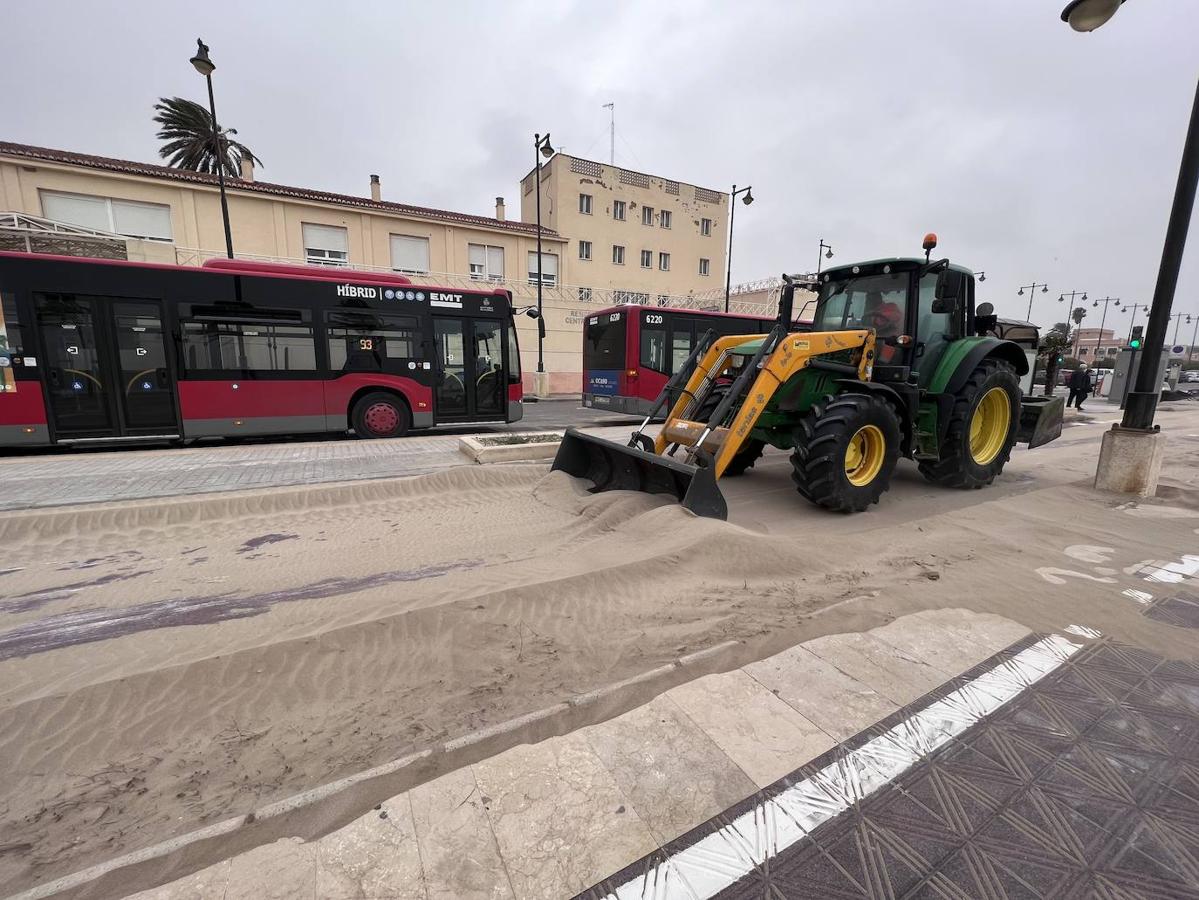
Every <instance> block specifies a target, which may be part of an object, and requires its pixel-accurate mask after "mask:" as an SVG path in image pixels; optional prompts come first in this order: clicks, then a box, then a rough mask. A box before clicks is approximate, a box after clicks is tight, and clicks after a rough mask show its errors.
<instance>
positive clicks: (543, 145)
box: [533, 133, 554, 372]
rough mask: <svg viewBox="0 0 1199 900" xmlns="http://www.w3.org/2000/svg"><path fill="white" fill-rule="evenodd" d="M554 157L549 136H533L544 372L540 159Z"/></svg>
mask: <svg viewBox="0 0 1199 900" xmlns="http://www.w3.org/2000/svg"><path fill="white" fill-rule="evenodd" d="M553 155H554V148H553V146H552V145H551V144H550V136H549V134H548V133H547V134H546V135H545V136H544V137H542V136H541V135H540V134H534V135H533V170H534V171H533V181H534V184H533V189H534V190H535V191H536V192H537V371H538V372H544V371H545V346H544V345H545V325H544V324H543V323H544V321H545V320H544V319H542V317H541V316H542V312H541V157H543V156H544V157H545V158H546V159H549V158H550V157H551V156H553Z"/></svg>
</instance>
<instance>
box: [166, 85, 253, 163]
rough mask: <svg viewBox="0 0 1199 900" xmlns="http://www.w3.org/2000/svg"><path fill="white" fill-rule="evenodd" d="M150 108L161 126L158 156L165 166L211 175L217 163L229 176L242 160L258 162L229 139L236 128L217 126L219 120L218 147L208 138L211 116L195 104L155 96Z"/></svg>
mask: <svg viewBox="0 0 1199 900" xmlns="http://www.w3.org/2000/svg"><path fill="white" fill-rule="evenodd" d="M154 109H155V110H157V114H156V115H155V116H154V121H155V122H157V123H158V124H159V125H161V126H162V128H161V130H160V131H159V132H158V137H159V139H160V140H163V141H166V143H165V144H163V145H162V147H160V148H159V150H158V155H159V156H161V157H162V158H163V159H166V160H167V165H170V166H173V167H174V168H176V169H191V170H192V171H193V172H207V173H208V174H210V175H215V174H216V171H217V166H218V165H220V167H221V168H222V169H224V172H225V174H226V175H229V176H231V177H233V178H236V177H238V176H239V175H240V174H241V161H242V160H243V159H249V160H251V161H252V162H254V163H257V164H258V165H262V160H261V159H259V158H258V157H257V156H255V155H254V153H253V152H252V151H251V150H250V148H249V147H247V146H246V145H245V144H243V143H241V142H240V141H235V140H232V139H231V138H230V135H234V134H237V129H236V128H220V124H219V123H218V125H217V128H218V130H219V131H220V149H218V148H217V146H216V142H215V141H214V140H213V137H212V116H211V115H210V114H209V112H208V110H206V109H205V108H204V107H203V106H201V105H200V104H199V103H196V102H194V101H192V100H185V99H184V98H182V97H171V98H169V99H168V98H167V97H159V98H158V102H157V103H155V104H154Z"/></svg>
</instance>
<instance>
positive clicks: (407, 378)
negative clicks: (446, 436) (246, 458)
mask: <svg viewBox="0 0 1199 900" xmlns="http://www.w3.org/2000/svg"><path fill="white" fill-rule="evenodd" d="M521 398H522V394H521V380H520V355H519V351H518V348H517V341H516V328H515V327H514V323H513V321H512V303H511V297H510V295H509V294H508V293H507V292H506V291H503V290H499V289H496V290H479V291H469V290H462V289H458V288H443V287H436V286H431V285H421V284H416V283H413V281H412V280H411V279H409V278H406V277H404V276H402V275H392V274H378V273H371V272H357V271H353V270H350V269H334V268H324V267H318V266H289V265H279V264H273V263H252V262H246V261H242V260H225V259H221V260H209V261H208V262H207V263H205V264H204V266H202V267H199V268H196V267H189V266H171V265H155V264H147V263H131V262H125V261H123V260H122V261H114V260H98V259H81V258H78V257H64V256H50V255H42V254H27V253H0V447H13V446H23V447H29V446H39V445H47V444H97V443H105V442H138V441H160V440H187V439H191V438H201V437H226V436H239V435H291V434H303V433H316V432H342V431H346V430H348V429H353V430H354V432H355V434H357V435H358V436H360V437H394V436H398V435H402V434H404V433H406V432H407V431H408V429H409V428H428V427H430V426H433V425H440V424H443V423H467V422H514V421H516V420H518V419H520V418H521V415H522V405H521Z"/></svg>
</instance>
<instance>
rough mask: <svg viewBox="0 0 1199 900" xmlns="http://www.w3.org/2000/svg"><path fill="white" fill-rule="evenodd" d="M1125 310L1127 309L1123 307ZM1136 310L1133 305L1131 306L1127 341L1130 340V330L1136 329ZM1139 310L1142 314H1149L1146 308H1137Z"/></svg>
mask: <svg viewBox="0 0 1199 900" xmlns="http://www.w3.org/2000/svg"><path fill="white" fill-rule="evenodd" d="M1127 308H1128V307H1125V309H1127ZM1137 309H1138V307H1137V305H1136V304H1135V303H1134V304H1133V305H1132V321H1131V322H1129V323H1128V340H1129V341H1131V340H1132V330H1133V329H1134V328H1136V327H1137ZM1139 309H1141V310H1143V311H1144V312H1149V307H1148V306H1141V307H1139Z"/></svg>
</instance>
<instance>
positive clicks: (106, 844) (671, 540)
mask: <svg viewBox="0 0 1199 900" xmlns="http://www.w3.org/2000/svg"><path fill="white" fill-rule="evenodd" d="M1197 462H1199V442H1192V443H1190V444H1183V445H1180V446H1179V447H1177V448H1176V452H1175V453H1174V455H1173V456H1172V459H1171V463H1170V465H1171V467H1172V468H1171V471H1175V472H1181V473H1183V474H1182V475H1181V476H1179V477H1177V478H1175V480H1174V481H1172V482H1170V483H1169V484H1168V485H1167V490H1166V493H1167V494H1169V496H1170V499H1169V504H1170V505H1171V508H1173V509H1175V510H1178V512H1177V513H1176V514H1175V515H1176V516H1177V517H1174V518H1166V517H1163V516H1157V515H1154V514H1153V513H1152V512H1150V513H1149V514H1146V515H1135V514H1134V513H1135V512H1136V506H1135V505H1134V506H1133V507H1131V508H1129V507H1125V508H1120V505H1119V504H1118V502H1117V501H1116V500H1114V499H1112V498H1102V497H1099V496H1098V495H1095V494H1094V493H1093V492H1092V491H1090V490H1089V489H1088V488H1086V487H1085V486H1083V485H1078V484H1066V485H1061V486H1055V487H1052V488H1049V489H1045V490H1033V491H1030V492H1027V493H1023V494H1019V495H1014V494H1008V495H1004V494H1002V492H1001V493H1000V494H999V495H998V499H994V500H988V499H986V497H985V495H984V494H976V495H974V497H975V500H976V502H975V503H974V504H973V505H971V506H968V507H965V508H961V507H958V508H955V509H953V510H951V511H948V512H941V513H938V512H937V509H936V507H935V505H933V504H930V507H929V509H928V510H926V511H925V512H926V513H927V514H926V515H924V516H923V517H921V518H919V524H918V525H917V524H914V523H913V522H912V515H913V514H912V513H911V511H910V510H909V511H908V519H909V524H907V525H905V526H904V527H902V528H894V527H892V528H888V527H879V528H877V529H875V530H871V526H870V519H869V516H870V515H873V514H867V516H866V517H863V518H859V519H856V520H854V522H855V524H854V532H853V535H852V539H850V537H848V536H847V535H848V534H849V533H848V532H847V531H846V526H845V525H844V524H843V523H845V522H847V521H849V520H846V519H844V518H841V517H833V518H832V519H829V518H828V517H827V516H825V515H824V514H822V513H819V512H817V511H814V510H811V509H809V508H807V507H804V506H802V505H801V506H798V507H797V517H799V518H797V521H800V522H802V523H804V527H803V528H802V529H799V530H793V531H791V532H784V533H771V534H762V533H759V532H755V531H753V530H750V529H748V528H744V527H739V526H737V525H735V524H730V523H724V522H717V521H713V520H707V519H698V518H695V517H693V516H691V515H690V514H689V513H686V512H685V511H683V510H681V509H680V508H678V507H677V506H675V505H672V504H668V503H666V502H664V501H663V500H661V499H660V498H655V497H648V496H643V495H631V494H624V493H619V494H605V495H598V496H592V495H588V494H586V493H585V492H583V490H582V488H581V485H580V483H579V482H576V481H573V480H572V479H569V478H567V477H565V476H563V475H561V474H551V475H546V473H545V470H544V469H543V468H540V467H536V466H507V467H504V466H500V467H489V468H480V467H463V468H458V469H453V470H448V471H445V472H441V473H438V474H435V475H428V476H423V477H419V478H412V479H404V480H394V481H379V482H361V483H354V484H349V485H334V486H324V487H313V488H307V489H305V488H295V489H291V488H289V489H280V490H275V491H269V492H244V493H240V494H229V495H217V496H208V497H205V498H202V499H186V498H185V499H181V500H178V501H145V502H139V503H126V504H119V505H113V506H111V507H80V508H76V509H74V510H64V511H62V512H59V513H54V514H47V513H31V514H23V513H13V514H9V515H5V516H0V548H2V555H0V766H2V772H3V777H2V778H0V884H3V885H5V886H7V887H8V888H10V889H14V890H20V889H21V888H24V887H28V886H30V885H32V884H35V883H40V882H44V881H46V880H48V879H50V878H53V877H55V876H58V875H62V874H66V873H69V872H73V871H77V870H79V869H81V868H84V867H85V866H87V865H90V864H93V863H95V862H97V861H100V860H104V859H108V858H110V857H112V856H115V855H117V854H119V853H123V852H127V851H129V850H133V849H136V848H139V847H144V846H147V845H149V844H153V843H155V842H158V841H161V840H164V839H166V838H168V837H170V836H172V835H175V834H181V833H185V832H187V831H189V830H191V829H194V828H196V827H199V826H201V825H204V824H207V823H210V822H213V821H216V820H219V819H223V818H227V817H229V816H231V815H234V814H238V813H243V812H246V811H249V810H252V809H254V808H256V807H258V806H261V805H262V804H264V803H267V802H271V801H273V800H278V799H281V798H283V797H286V796H289V795H291V794H294V793H296V792H297V791H300V790H303V789H305V788H309V787H313V786H316V785H320V784H323V783H327V782H329V781H331V780H333V779H336V778H338V777H340V776H343V775H347V774H350V773H353V772H357V771H360V770H362V769H364V768H367V767H369V766H373V765H377V764H380V763H382V762H385V761H387V760H390V759H394V758H396V757H399V756H401V755H404V754H405V753H408V752H411V751H412V750H414V749H419V748H421V747H422V746H425V745H428V744H429V743H430V742H433V741H437V740H442V739H445V738H447V737H453V736H456V735H460V734H463V733H466V732H468V731H470V730H472V729H475V728H479V727H482V726H486V725H490V724H494V723H497V722H501V721H504V720H506V719H509V718H511V717H513V716H516V715H519V714H521V713H524V712H528V711H531V710H535V709H539V708H542V707H545V706H548V705H550V704H552V703H555V702H557V701H559V700H562V699H564V698H567V697H570V696H572V695H575V694H578V693H580V692H583V691H587V690H591V689H594V688H596V687H599V686H602V685H604V684H608V683H611V682H613V681H615V680H618V679H621V678H626V677H629V676H632V675H635V674H637V673H640V672H643V671H645V670H647V669H649V668H652V667H654V666H657V665H660V664H661V663H663V662H666V661H669V660H671V659H673V658H675V657H677V656H678V655H680V654H682V653H687V652H689V651H693V650H698V649H701V648H703V647H707V646H711V645H713V644H716V643H719V642H721V641H726V640H730V639H732V640H738V641H742V642H743V648H744V653H743V656H744V659H743V660H742V661H749V660H752V659H755V658H761V657H763V656H765V655H768V654H769V653H772V652H776V651H778V650H780V649H782V648H784V647H787V646H790V645H792V644H794V643H797V642H799V641H802V640H806V639H810V638H812V637H815V636H818V635H821V634H828V633H834V632H845V631H859V630H864V629H867V628H871V627H875V626H878V625H881V624H885V623H886V622H887V621H890V620H891V619H893V618H894V617H896V616H898V615H902V614H905V613H908V612H913V611H916V610H919V609H922V608H936V607H943V606H965V607H970V608H976V609H979V610H981V611H989V612H997V613H999V614H1001V615H1004V616H1006V617H1008V618H1011V619H1014V620H1017V621H1019V622H1021V623H1023V624H1025V625H1027V626H1029V627H1031V628H1033V629H1036V630H1050V629H1055V628H1061V627H1063V626H1065V625H1067V624H1069V623H1071V622H1076V621H1085V622H1086V624H1088V625H1092V626H1095V627H1099V628H1102V629H1103V630H1104V631H1105V632H1106V633H1108V634H1111V635H1113V636H1116V637H1119V638H1121V639H1125V640H1131V641H1132V642H1134V643H1145V644H1146V645H1152V646H1155V647H1157V648H1158V649H1160V650H1162V651H1163V652H1165V653H1168V654H1169V655H1174V656H1189V655H1191V654H1193V653H1194V652H1195V648H1194V641H1193V637H1192V636H1193V632H1190V633H1185V632H1181V631H1180V630H1178V629H1171V628H1170V627H1169V626H1164V625H1161V624H1160V623H1156V622H1152V621H1149V620H1147V619H1145V618H1143V617H1141V616H1140V615H1139V612H1138V610H1137V609H1136V608H1135V606H1136V605H1135V604H1133V603H1130V602H1129V601H1128V600H1127V599H1126V598H1123V597H1121V596H1120V594H1119V592H1118V591H1117V590H1116V589H1115V587H1119V586H1120V585H1117V584H1115V582H1116V581H1117V580H1118V579H1108V580H1104V579H1105V578H1107V576H1105V575H1102V574H1100V575H1095V574H1091V575H1088V576H1087V578H1080V577H1075V576H1060V577H1061V578H1062V580H1063V581H1064V582H1065V585H1064V587H1059V588H1057V589H1055V593H1054V601H1053V603H1052V604H1047V603H1045V602H1044V596H1043V594H1044V588H1045V585H1046V584H1047V583H1052V582H1051V581H1049V580H1048V579H1047V578H1046V577H1045V575H1044V574H1038V573H1037V572H1036V571H1035V570H1036V569H1037V568H1042V569H1046V568H1054V567H1060V568H1066V569H1071V570H1077V569H1080V567H1081V570H1082V571H1083V572H1097V571H1098V569H1099V568H1101V567H1097V566H1096V565H1093V564H1090V563H1080V562H1079V561H1078V560H1077V559H1071V558H1067V557H1066V556H1063V551H1064V549H1065V548H1066V547H1068V546H1070V545H1087V546H1095V547H1101V546H1106V547H1109V548H1119V550H1118V551H1116V554H1115V555H1118V556H1119V559H1111V560H1108V559H1105V560H1103V561H1104V562H1110V565H1111V567H1113V571H1116V570H1117V569H1121V568H1122V567H1127V566H1130V565H1132V564H1134V563H1137V562H1139V561H1142V560H1145V559H1151V558H1157V557H1160V556H1163V555H1164V556H1165V557H1167V558H1168V557H1170V556H1171V555H1173V556H1177V555H1178V554H1177V552H1172V553H1166V552H1165V551H1164V550H1163V546H1174V545H1178V546H1181V544H1179V537H1178V536H1179V535H1180V534H1185V535H1186V536H1187V537H1186V540H1185V541H1183V543H1184V544H1185V545H1186V546H1185V547H1184V548H1183V549H1184V550H1185V552H1189V553H1194V552H1196V551H1197V550H1199V537H1196V536H1195V534H1194V527H1195V526H1199V489H1197V488H1196V486H1195V485H1193V484H1191V483H1189V482H1190V479H1191V477H1193V473H1194V472H1195V470H1196V463H1197ZM755 477H759V478H769V477H772V476H770V475H760V476H759V475H757V474H755V475H751V476H749V478H755ZM796 502H798V501H796ZM1192 511H1193V512H1194V515H1195V516H1196V518H1188V517H1189V516H1190V515H1191V514H1192ZM1084 513H1085V514H1084ZM826 521H827V522H828V523H829V524H828V527H827V528H825V527H822V523H823V522H826ZM1180 522H1185V523H1188V524H1186V525H1185V527H1180V524H1179V523H1180ZM1063 523H1069V524H1068V525H1066V526H1064V525H1063ZM884 524H885V519H884V520H880V521H879V525H880V526H883V525H884ZM850 547H852V548H853V549H852V552H851V551H849V550H848V548H850ZM1096 552H1097V551H1096ZM1099 556H1103V554H1099ZM1051 577H1056V576H1051ZM1118 577H1119V578H1124V579H1125V580H1127V578H1129V577H1132V576H1126V575H1120V576H1118ZM1088 578H1089V579H1091V580H1088ZM1113 585H1115V587H1113ZM646 692H647V697H648V696H650V695H652V693H653V690H652V687H651V686H647V687H646ZM647 697H643V698H642V700H644V699H647ZM328 824H329V827H334V826H335V825H337V824H340V823H338V822H332V821H331V822H329V823H328Z"/></svg>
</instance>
